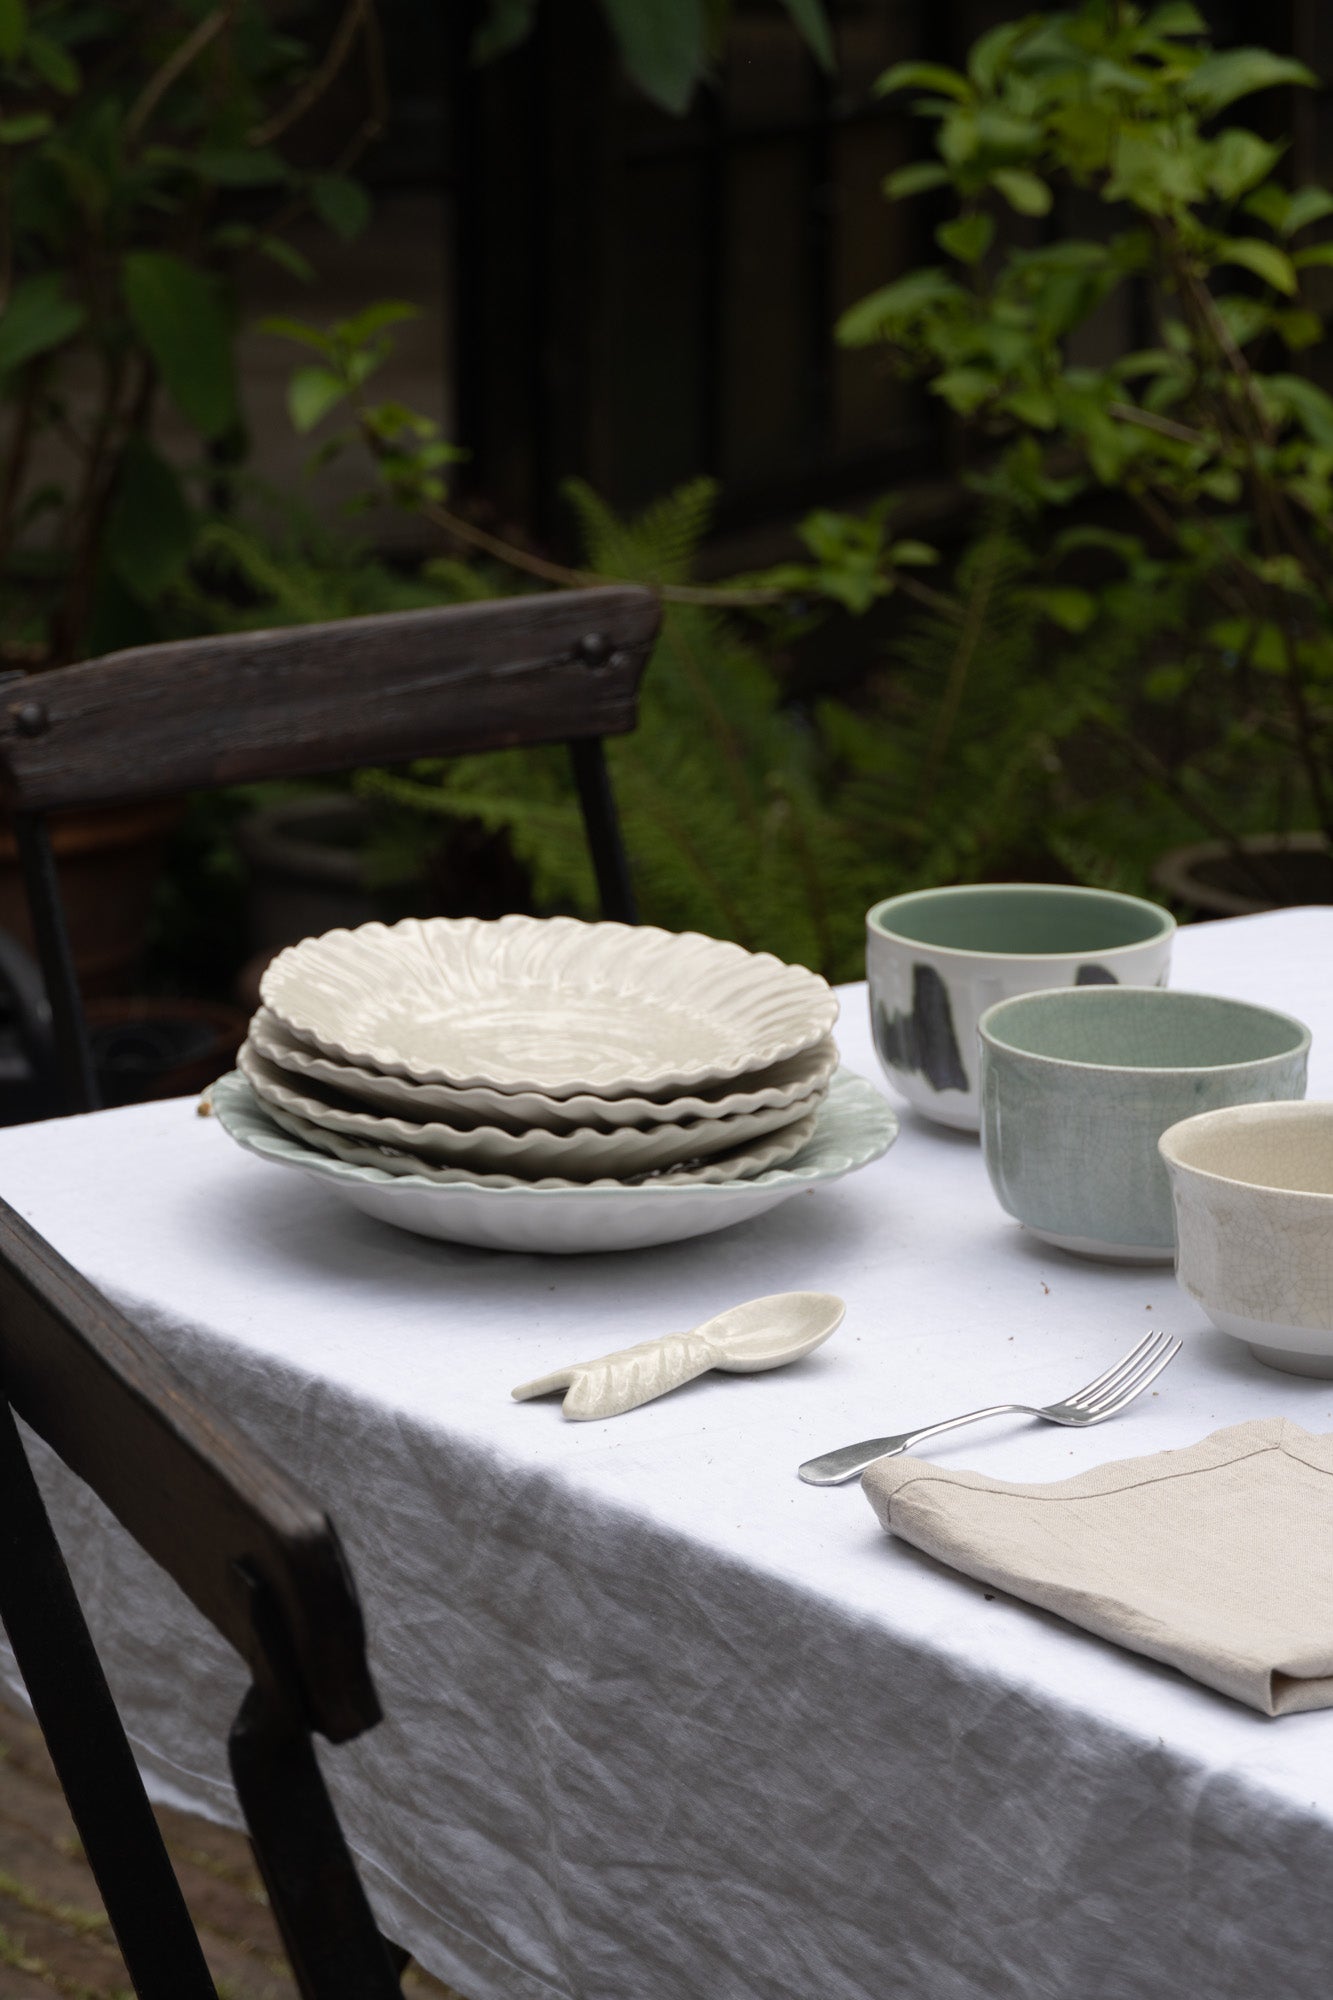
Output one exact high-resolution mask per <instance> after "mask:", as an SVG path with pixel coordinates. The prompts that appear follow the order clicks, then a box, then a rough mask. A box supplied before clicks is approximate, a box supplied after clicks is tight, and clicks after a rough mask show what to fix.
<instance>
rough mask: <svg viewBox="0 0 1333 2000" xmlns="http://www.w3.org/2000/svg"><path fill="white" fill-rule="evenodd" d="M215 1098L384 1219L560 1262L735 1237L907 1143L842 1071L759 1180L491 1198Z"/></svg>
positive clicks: (265, 1154)
mask: <svg viewBox="0 0 1333 2000" xmlns="http://www.w3.org/2000/svg"><path fill="white" fill-rule="evenodd" d="M210 1098H211V1108H212V1110H213V1113H214V1115H215V1116H216V1118H217V1121H218V1123H219V1125H221V1127H222V1129H223V1130H224V1131H225V1132H226V1134H227V1136H228V1138H230V1139H231V1140H233V1141H234V1142H235V1144H237V1145H238V1146H241V1147H242V1148H243V1149H244V1150H245V1151H246V1152H249V1153H253V1154H255V1155H256V1156H257V1157H258V1158H260V1159H263V1160H268V1161H270V1162H271V1163H272V1164H274V1165H277V1166H284V1167H288V1168H293V1169H296V1170H297V1171H299V1172H302V1173H305V1174H307V1175H309V1176H312V1177H313V1178H314V1179H316V1180H320V1181H323V1182H324V1183H325V1184H326V1185H327V1186H328V1187H330V1188H331V1189H332V1190H333V1191H334V1192H335V1193H338V1194H340V1195H342V1196H343V1197H344V1198H345V1199H346V1200H348V1201H350V1202H351V1203H352V1204H353V1206H354V1207H356V1208H359V1209H361V1210H362V1211H363V1212H364V1213H366V1214H368V1215H372V1216H375V1217H377V1218H378V1219H379V1220H380V1221H383V1222H388V1223H392V1224H393V1225H394V1226H395V1227H397V1228H400V1229H407V1230H410V1231H412V1232H413V1233H414V1234H416V1235H420V1236H434V1237H440V1238H443V1239H444V1240H446V1241H448V1242H454V1243H469V1244H474V1245H477V1246H480V1247H483V1248H486V1249H495V1250H517V1251H534V1252H541V1253H543V1254H553V1255H577V1254H581V1253H586V1252H600V1251H610V1250H635V1249H646V1248H648V1247H650V1246H651V1245H654V1244H660V1243H672V1242H679V1241H683V1240H684V1239H685V1238H687V1237H691V1236H703V1235H707V1234H709V1233H711V1232H712V1231H713V1230H717V1229H726V1228H729V1227H730V1226H731V1225H732V1224H733V1223H737V1222H744V1221H747V1220H749V1219H750V1218H752V1217H754V1216H758V1215H762V1214H763V1213H764V1212H765V1210H767V1209H770V1208H774V1207H776V1206H777V1204H778V1203H779V1202H781V1201H785V1200H787V1198H788V1197H789V1196H790V1195H794V1194H799V1193H800V1192H801V1191H802V1190H803V1189H807V1188H814V1187H818V1186H820V1185H822V1184H825V1183H829V1182H832V1181H836V1180H840V1179H841V1178H842V1177H843V1176H844V1175H845V1174H850V1173H854V1172H856V1170H857V1169H858V1168H860V1167H864V1166H868V1165H869V1164H870V1162H871V1161H872V1160H877V1159H878V1158H879V1157H880V1155H881V1154H883V1153H886V1152H887V1151H888V1149H889V1147H890V1146H891V1145H892V1144H893V1142H894V1140H895V1139H896V1138H897V1136H898V1117H897V1114H896V1112H895V1111H894V1110H893V1107H892V1106H891V1105H890V1104H889V1103H888V1101H887V1099H886V1098H885V1097H883V1096H882V1095H881V1093H880V1091H879V1090H878V1089H876V1087H875V1085H874V1084H872V1083H869V1082H867V1080H866V1079H865V1078H864V1077H860V1076H857V1075H855V1074H854V1073H853V1072H852V1071H850V1070H844V1069H840V1070H839V1071H838V1073H837V1075H836V1076H835V1077H834V1079H833V1081H832V1084H831V1085H830V1088H829V1094H828V1096H827V1097H826V1098H825V1100H824V1103H823V1104H822V1105H821V1107H820V1111H819V1115H818V1117H817V1119H816V1121H815V1130H814V1132H813V1133H812V1135H811V1137H810V1140H809V1141H808V1143H807V1144H806V1145H805V1146H804V1147H802V1149H801V1151H800V1152H799V1153H798V1154H797V1155H796V1156H795V1157H794V1158H793V1159H791V1160H789V1161H788V1162H787V1163H786V1164H785V1165H784V1166H780V1167H771V1168H770V1169H769V1170H768V1171H767V1172H766V1173H762V1174H759V1175H757V1176H756V1177H755V1178H754V1179H753V1180H738V1181H725V1182H723V1183H722V1184H721V1185H703V1186H700V1185H699V1184H698V1183H693V1182H680V1181H675V1182H672V1181H669V1180H666V1181H644V1182H641V1183H639V1184H638V1185H635V1186H626V1185H624V1184H623V1183H621V1182H616V1181H603V1182H600V1183H593V1184H591V1185H586V1186H576V1187H557V1188H541V1187H529V1186H515V1187H511V1188H485V1187H481V1186H478V1185H477V1184H476V1182H470V1183H469V1182H467V1181H458V1182H453V1183H452V1184H450V1185H447V1186H440V1185H438V1184H436V1183H434V1182H431V1181H427V1180H425V1179H423V1178H422V1177H420V1176H412V1175H401V1176H399V1175H393V1174H387V1173H385V1172H384V1171H383V1170H382V1169H380V1168H377V1167H354V1166H349V1165H348V1164H347V1163H346V1162H344V1161H342V1160H336V1159H333V1158H332V1157H330V1156H329V1155H327V1154H323V1153H318V1152H315V1151H313V1150H312V1149H311V1148H310V1147H308V1146H305V1145H303V1144H302V1143H301V1142H300V1141H299V1140H297V1139H293V1138H290V1137H289V1136H288V1135H287V1134H286V1133H285V1132H283V1131H282V1130H281V1129H280V1127H278V1126H277V1125H275V1124H274V1122H273V1120H272V1119H270V1118H269V1117H268V1116H267V1115H266V1114H265V1112H264V1110H263V1107H262V1106H261V1105H260V1103H259V1101H258V1099H257V1098H256V1097H255V1095H254V1092H253V1091H252V1090H251V1089H250V1086H249V1085H248V1084H247V1083H246V1081H245V1079H244V1077H242V1076H240V1075H239V1074H238V1073H237V1072H235V1071H232V1072H231V1074H230V1075H228V1076H225V1077H222V1078H221V1079H220V1080H219V1081H218V1082H217V1083H216V1084H214V1085H213V1087H212V1090H211V1092H210Z"/></svg>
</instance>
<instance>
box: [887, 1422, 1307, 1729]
mask: <svg viewBox="0 0 1333 2000" xmlns="http://www.w3.org/2000/svg"><path fill="white" fill-rule="evenodd" d="M863 1487H864V1491H865V1494H866V1498H867V1499H868V1500H869V1501H870V1504H871V1506H872V1507H873V1508H874V1510H875V1513H876V1515H877V1516H878V1518H879V1520H880V1523H881V1525H882V1526H883V1527H885V1528H887V1529H888V1530H889V1532H890V1533H891V1534H893V1535H896V1536H898V1537H900V1538H901V1539H903V1540H905V1541H909V1542H912V1543H914V1544H915V1546H916V1547H918V1548H921V1549H924V1550H925V1551H926V1553H927V1554H929V1555H932V1556H934V1557H936V1558H937V1559H938V1560H939V1561H941V1562H944V1563H948V1564H949V1565H950V1567H951V1568H953V1569H957V1570H960V1571H962V1572H963V1573H964V1574H965V1575H968V1576H973V1577H976V1578H977V1579H978V1580H979V1581H981V1582H984V1583H988V1584H993V1585H995V1586H996V1588H998V1589H1001V1590H1005V1591H1008V1592H1010V1593H1011V1594H1012V1595H1013V1596H1015V1597H1021V1598H1024V1599H1026V1600H1027V1601H1028V1602H1029V1603H1031V1604H1037V1605H1040V1606H1041V1607H1042V1609H1043V1610H1047V1611H1054V1612H1056V1613H1057V1614H1058V1615H1059V1616H1061V1617H1063V1618H1067V1619H1068V1620H1069V1621H1070V1622H1071V1623H1072V1624H1075V1625H1081V1626H1083V1627H1084V1628H1085V1629H1086V1630H1087V1631H1090V1632H1094V1633H1096V1634H1097V1635H1098V1636H1099V1637H1101V1638H1104V1639H1110V1640H1113V1641H1114V1642H1115V1643H1116V1644H1118V1645H1121V1646H1124V1647H1127V1648H1129V1649H1130V1650H1131V1651H1133V1652H1138V1653H1143V1654H1146V1655H1147V1656H1148V1657H1149V1658H1151V1659H1155V1660H1161V1661H1164V1662H1165V1663H1166V1664H1167V1665H1169V1666H1174V1667H1177V1668H1179V1669H1180V1671H1181V1672H1182V1673H1187V1674H1190V1675H1192V1676H1193V1677H1194V1679H1196V1680H1198V1681H1202V1682H1203V1683H1204V1684H1205V1685H1206V1686H1208V1687H1213V1688H1217V1689H1218V1690H1220V1691H1221V1692H1222V1693H1223V1694H1228V1695H1231V1696H1233V1697H1234V1698H1235V1699H1236V1700H1237V1701H1242V1702H1245V1703H1246V1704H1248V1706H1249V1707H1251V1708H1256V1709H1258V1710H1260V1711H1261V1712H1262V1713H1263V1714H1266V1715H1287V1714H1293V1713H1295V1712H1297V1711H1299V1710H1302V1709H1313V1708H1327V1707H1333V1433H1331V1434H1325V1435H1316V1434H1314V1433H1312V1432H1310V1431H1306V1430H1303V1429H1302V1428H1301V1427H1300V1425H1299V1424H1293V1423H1291V1422H1290V1421H1289V1420H1288V1419H1287V1418H1285V1417H1266V1418H1262V1419H1258V1420H1256V1421H1254V1422H1251V1423H1245V1424H1233V1425H1230V1426H1228V1427H1227V1428H1226V1429H1225V1430H1220V1431H1214V1432H1213V1433H1212V1434H1211V1435H1210V1436H1208V1437H1205V1438H1202V1439H1200V1440H1199V1442H1198V1443H1197V1444H1193V1445H1190V1446H1187V1447H1186V1448H1184V1449H1183V1450H1175V1451H1162V1452H1156V1453H1153V1454H1152V1455H1151V1456H1149V1457H1144V1458H1127V1459H1120V1460H1114V1461H1112V1462H1111V1463H1109V1464H1106V1465H1100V1466H1096V1467H1094V1468H1093V1469H1092V1470H1091V1471H1088V1472H1081V1473H1076V1474H1075V1475H1074V1476H1073V1477H1072V1478H1070V1479H1061V1480H1055V1481H1052V1482H1050V1483H1048V1484H1031V1485H1021V1484H1016V1483H1014V1482H1011V1481H1007V1480H1000V1479H989V1478H987V1477H986V1476H985V1474H984V1473H978V1472H964V1471H959V1470H955V1469H953V1468H952V1467H949V1466H941V1465H937V1464H933V1463H931V1462H930V1461H929V1460H925V1459H913V1458H905V1457H904V1458H890V1459H881V1460H880V1461H879V1462H878V1463H877V1464H875V1465H873V1466H871V1467H870V1469H869V1471H868V1472H867V1473H866V1475H865V1479H864V1481H863Z"/></svg>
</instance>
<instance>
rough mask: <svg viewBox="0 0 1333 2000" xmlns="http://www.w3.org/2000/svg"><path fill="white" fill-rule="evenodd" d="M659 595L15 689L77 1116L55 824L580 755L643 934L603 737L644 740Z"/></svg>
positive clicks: (435, 611)
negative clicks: (449, 763) (135, 806)
mask: <svg viewBox="0 0 1333 2000" xmlns="http://www.w3.org/2000/svg"><path fill="white" fill-rule="evenodd" d="M659 620H660V609H659V605H658V601H657V599H656V597H655V596H654V595H653V593H652V592H651V591H648V590H644V589H641V588H639V587H638V586H635V585H629V584H625V585H610V586H607V587H605V588H600V589H595V590H584V591H561V592H556V593H551V594H542V595H538V596H531V597H513V598H503V599H499V600H497V601H495V602H489V603H483V604H455V605H436V606H430V607H428V608H426V609H424V610H420V611H401V612H392V613H387V614H384V615H382V616H379V617H373V618H344V619H338V620H337V621H335V622H334V623H331V624H325V625H299V626H291V627H284V628H283V629H281V630H278V631H271V632H240V633H230V634H226V635H223V636H220V637H208V638H201V639H183V640H178V641H173V642H170V643H166V644H163V645H157V646H142V647H137V648H135V649H133V650H131V651H128V652H123V653H111V654H108V655H107V656H106V657H104V658H102V659H98V660H89V661H85V662H84V663H83V664H82V665H80V666H72V667H59V668H56V669H54V670H53V671H52V672H50V673H46V674H42V675H40V676H37V677H35V678H30V679H28V678H24V677H22V676H12V677H9V678H8V680H7V681H5V682H4V684H3V685H0V803H3V804H4V805H5V806H7V807H8V809H9V811H10V813H11V815H12V816H13V821H14V828H15V833H16V836H17V840H18V846H19V855H20V860H21V863H22V866H23V872H24V878H25V883H26V887H27V892H28V900H29V905H30V908H31V913H32V921H33V931H34V934H35V936H36V940H37V947H38V955H39V957H40V959H41V962H42V970H43V973H44V975H45V978H46V983H47V990H48V993H49V995H50V999H51V1008H52V1016H53V1022H54V1028H55V1036H56V1042H57V1045H58V1047H59V1049H60V1052H61V1056H62V1059H63V1063H64V1068H65V1074H66V1078H67V1093H68V1098H69V1104H68V1107H67V1108H69V1109H92V1108H93V1107H94V1106H95V1105H96V1102H97V1093H96V1085H95V1081H94V1079H93V1074H92V1063H91V1058H90V1056H89V1053H88V1046H87V1037H86V1034H85V1032H84V1028H83V1020H82V1009H81V1006H80V1003H79V997H78V988H77V983H76V981H75V979H74V973H73V967H72V963H71V958H70V951H69V941H68V938H67V936H66V933H65V926H64V917H63V911H62V910H61V906H60V898H59V889H58V883H57V878H56V873H55V864H54V861H53V859H52V856H51V849H50V840H49V837H48V833H47V827H46V817H45V816H46V814H48V813H50V812H53V811H58V810H61V809H63V808H67V807H74V806H96V805H113V804H120V805H127V804H132V803H137V802H139V801H142V800H146V799H153V798H160V797H163V796H167V795H170V794H174V793H176V792H181V791H188V790H195V789H201V788H207V787H210V786H216V785H230V784H241V783H247V782H252V781H254V780H257V779H261V778H279V777H283V778H290V777H301V776H307V775H314V774H316V773H320V772H329V771H338V770H346V769H348V768H349V767H350V766H352V765H354V764H392V763H402V762H405V761H407V760H409V759H412V758H417V757H436V756H451V755H454V754H457V753H461V752H464V751H476V750H498V749H509V748H514V747H517V746H524V745H531V744H539V743H556V742H564V743H567V744H568V745H569V748H570V753H571V756H572V759H573V765H574V776H575V780H576V783H577V786H578V792H579V799H580V803H581V805H582V808H583V815H584V820H585V824H586V826H587V830H588V838H589V843H590V846H591V849H592V856H593V862H594V865H595V868H596V872H597V881H598V888H599V890H600V893H601V897H602V904H603V908H604V910H605V912H606V914H607V915H608V916H613V917H617V918H619V919H620V920H621V921H624V922H633V920H634V904H633V895H632V891H631V888H630V883H629V876H628V871H627V868H626V865H625V857H624V853H623V849H622V847H621V844H620V835H619V828H618V825H617V821H616V815H615V806H614V801H613V799H612V796H611V790H610V786H609V783H608V780H607V775H606V766H605V762H604V759H603V755H602V738H603V737H605V736H614V735H622V734H624V733H626V732H627V731H629V730H631V729H633V727H634V725H635V722H636V720H637V715H638V690H639V682H640V680H641V678H642V675H643V670H644V667H645V665H646V663H647V659H648V655H649V652H650V651H651V649H652V644H653V640H654V639H655V637H656V635H657V629H658V624H659Z"/></svg>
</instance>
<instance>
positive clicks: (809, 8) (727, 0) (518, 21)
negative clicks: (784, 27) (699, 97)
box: [472, 0, 834, 115]
mask: <svg viewBox="0 0 1333 2000" xmlns="http://www.w3.org/2000/svg"><path fill="white" fill-rule="evenodd" d="M549 4H550V0H548V5H549ZM779 4H780V5H781V7H782V8H783V10H784V12H785V13H786V14H787V15H788V17H789V18H790V20H791V22H792V24H793V26H794V27H795V28H796V29H797V30H798V31H799V33H800V34H801V36H802V38H803V39H804V41H805V43H806V45H807V47H808V48H809V49H810V50H811V52H812V54H813V55H814V56H815V58H816V59H817V61H818V62H820V63H821V64H822V65H823V67H824V68H825V69H827V70H831V69H832V68H833V61H834V56H833V35H832V32H831V30H830V28H829V23H828V16H827V14H826V13H825V10H824V4H823V0H779ZM537 7H538V0H490V5H489V7H488V8H487V10H486V13H485V15H484V16H483V19H482V21H481V24H480V26H479V27H478V29H477V31H476V35H475V37H474V39H473V44H472V53H473V59H474V60H475V61H477V62H491V61H494V59H495V58H496V57H497V56H502V55H507V54H508V53H509V51H510V50H511V49H514V48H517V47H518V46H519V44H520V43H521V42H524V41H526V39H527V37H528V35H529V34H530V33H531V32H532V29H533V27H534V26H535V25H536V20H537ZM602 11H603V13H604V14H605V16H606V21H607V26H608V27H609V28H610V30H611V33H612V34H613V35H614V37H615V40H616V45H617V47H618V49H619V51H620V59H621V61H622V62H623V63H624V65H625V68H626V70H627V72H628V73H629V75H630V76H631V77H632V78H633V79H634V81H635V83H636V84H637V85H638V86H639V89H640V90H642V91H643V93H644V95H645V96H647V97H651V98H652V100H653V102H654V103H655V104H660V105H661V107H662V109H663V110H664V111H670V112H672V113H675V114H677V115H679V114H680V113H681V112H684V111H686V110H688V109H689V104H690V100H691V98H692V97H693V95H694V92H695V89H696V87H697V86H698V85H699V84H700V83H703V82H705V81H706V80H707V78H708V77H709V75H710V73H711V71H712V68H713V64H714V61H715V59H716V57H717V54H718V52H719V50H720V49H721V47H722V42H723V39H724V37H725V34H726V29H727V23H728V21H729V19H730V16H731V0H602Z"/></svg>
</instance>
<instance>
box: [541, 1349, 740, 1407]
mask: <svg viewBox="0 0 1333 2000" xmlns="http://www.w3.org/2000/svg"><path fill="white" fill-rule="evenodd" d="M715 1358H716V1357H715V1355H714V1352H713V1349H712V1347H711V1346H710V1344H709V1343H708V1341H706V1340H704V1339H703V1338H702V1337H701V1336H700V1335H699V1334H697V1333H668V1334H664V1335H663V1337H662V1338H661V1339H660V1340H644V1341H641V1342H640V1343H639V1345H638V1346H637V1347H623V1348H621V1349H620V1350H619V1352H617V1353H615V1354H603V1355H601V1356H600V1357H599V1358H598V1359H597V1360H595V1361H576V1362H574V1363H572V1365H571V1366H570V1367H568V1368H557V1369H556V1370H555V1371H554V1372H553V1373H552V1374H550V1375H543V1376H540V1377H539V1378H538V1380H537V1381H535V1382H524V1383H523V1384H522V1386H521V1387H520V1388H517V1389H515V1390H513V1392H512V1393H513V1395H514V1396H515V1398H516V1399H517V1400H519V1401H526V1400H527V1398H528V1397H530V1396H544V1395H547V1394H549V1393H550V1391H551V1390H552V1389H564V1388H568V1394H567V1395H566V1397H565V1400H564V1402H563V1403H562V1404H561V1406H560V1407H561V1414H562V1415H563V1416H566V1417H573V1418H575V1419H578V1420H581V1421H584V1422H586V1421H588V1420H589V1419H590V1418H594V1417H618V1416H621V1415H623V1413H624V1412H625V1411H626V1410H634V1409H637V1408H638V1406H639V1404H640V1403H651V1402H652V1401H653V1399H654V1398H655V1397H657V1396H665V1395H666V1393H667V1391H668V1390H669V1389H679V1388H680V1387H681V1385H682V1383H685V1382H692V1381H693V1380H694V1378H695V1376H696V1375H704V1374H707V1372H708V1370H709V1369H710V1368H711V1367H712V1366H713V1365H714V1361H715Z"/></svg>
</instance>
